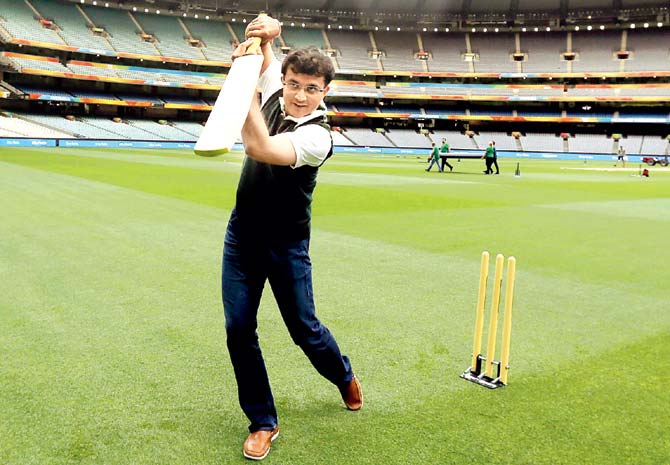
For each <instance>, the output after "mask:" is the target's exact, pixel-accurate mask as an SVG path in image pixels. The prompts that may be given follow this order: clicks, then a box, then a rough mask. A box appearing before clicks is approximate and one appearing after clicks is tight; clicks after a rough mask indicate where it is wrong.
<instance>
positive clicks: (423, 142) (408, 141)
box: [386, 129, 430, 148]
mask: <svg viewBox="0 0 670 465" xmlns="http://www.w3.org/2000/svg"><path fill="white" fill-rule="evenodd" d="M386 135H387V137H388V138H389V139H391V141H392V142H393V144H394V145H395V146H396V147H415V148H430V139H429V138H428V137H426V136H425V135H423V134H419V133H417V132H416V131H414V130H412V129H391V130H389V131H388V132H387V133H386Z"/></svg>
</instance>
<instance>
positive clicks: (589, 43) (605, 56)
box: [572, 31, 621, 73]
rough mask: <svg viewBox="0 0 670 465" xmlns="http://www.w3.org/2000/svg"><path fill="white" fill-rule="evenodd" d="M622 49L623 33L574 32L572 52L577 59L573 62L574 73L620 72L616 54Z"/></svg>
mask: <svg viewBox="0 0 670 465" xmlns="http://www.w3.org/2000/svg"><path fill="white" fill-rule="evenodd" d="M620 49H621V31H598V32H595V33H594V32H573V33H572V51H573V52H575V53H577V59H576V60H575V61H573V62H572V72H573V73H586V72H594V71H609V72H616V71H619V68H620V61H619V60H617V59H616V57H615V55H614V52H615V51H617V50H620Z"/></svg>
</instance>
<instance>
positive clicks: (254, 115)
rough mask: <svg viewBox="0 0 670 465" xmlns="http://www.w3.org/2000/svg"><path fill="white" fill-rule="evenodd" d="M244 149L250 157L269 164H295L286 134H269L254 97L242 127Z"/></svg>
mask: <svg viewBox="0 0 670 465" xmlns="http://www.w3.org/2000/svg"><path fill="white" fill-rule="evenodd" d="M242 142H243V143H244V151H245V153H246V154H247V155H248V156H250V157H251V158H253V159H255V160H258V161H261V162H264V163H269V164H271V165H283V166H289V165H295V163H296V161H297V155H296V153H295V149H294V148H293V143H292V142H291V139H290V138H289V136H288V135H287V134H277V135H274V136H271V135H270V133H269V132H268V127H267V126H266V124H265V120H264V119H263V115H262V114H261V109H260V105H259V103H258V98H256V97H254V99H253V102H252V103H251V108H250V109H249V115H247V119H246V121H245V122H244V126H243V127H242Z"/></svg>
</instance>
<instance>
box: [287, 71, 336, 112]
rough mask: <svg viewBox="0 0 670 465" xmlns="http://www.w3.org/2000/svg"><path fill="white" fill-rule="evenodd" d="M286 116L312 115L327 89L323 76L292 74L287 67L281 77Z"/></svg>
mask: <svg viewBox="0 0 670 465" xmlns="http://www.w3.org/2000/svg"><path fill="white" fill-rule="evenodd" d="M283 82H284V105H285V111H286V114H287V115H289V116H292V117H294V118H301V117H303V116H307V115H309V114H310V113H312V112H313V111H314V110H316V108H317V107H318V106H319V103H321V100H322V99H323V96H324V95H326V93H327V92H328V89H329V87H327V86H326V81H325V79H324V78H323V76H319V77H316V76H310V75H309V74H299V73H294V72H293V70H292V69H291V68H290V67H289V68H288V69H287V70H286V74H284V76H283Z"/></svg>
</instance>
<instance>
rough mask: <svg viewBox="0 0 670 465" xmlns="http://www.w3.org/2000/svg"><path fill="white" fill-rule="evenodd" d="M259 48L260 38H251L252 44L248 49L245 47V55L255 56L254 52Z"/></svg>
mask: <svg viewBox="0 0 670 465" xmlns="http://www.w3.org/2000/svg"><path fill="white" fill-rule="evenodd" d="M260 46H261V38H260V37H253V42H252V44H251V45H249V47H247V51H246V53H245V55H255V54H256V50H258V47H260Z"/></svg>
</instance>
